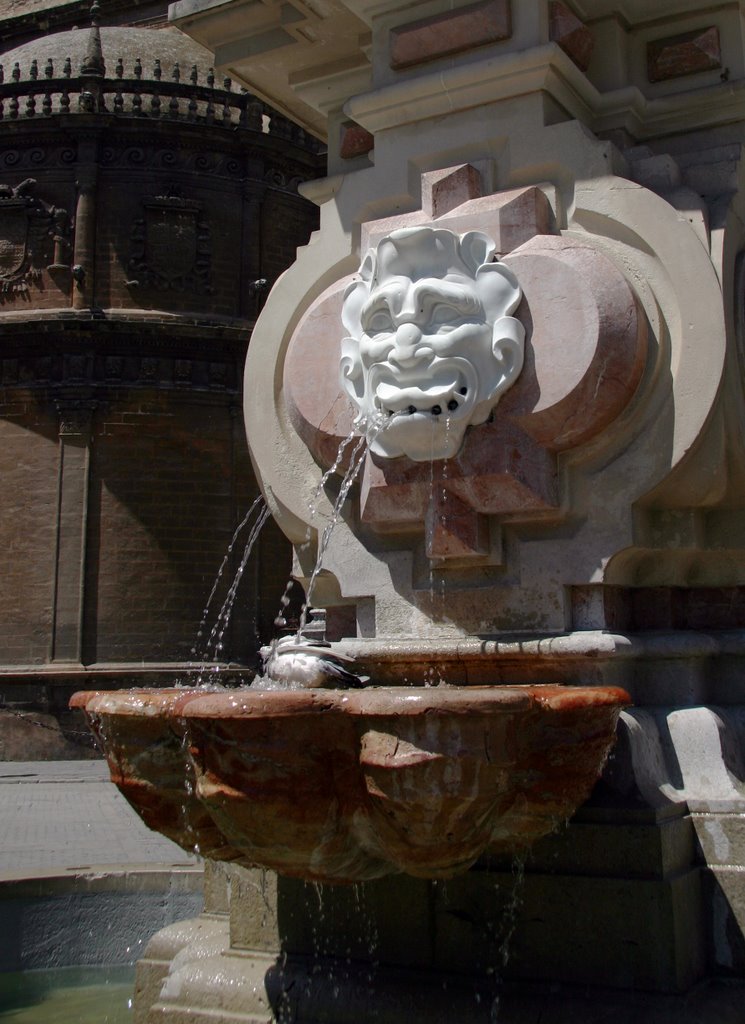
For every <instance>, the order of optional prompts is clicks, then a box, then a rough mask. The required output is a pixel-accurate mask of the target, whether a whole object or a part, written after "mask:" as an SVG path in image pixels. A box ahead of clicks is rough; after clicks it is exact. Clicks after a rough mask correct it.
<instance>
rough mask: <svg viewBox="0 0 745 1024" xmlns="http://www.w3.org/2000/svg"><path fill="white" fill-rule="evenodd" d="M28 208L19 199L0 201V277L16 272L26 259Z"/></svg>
mask: <svg viewBox="0 0 745 1024" xmlns="http://www.w3.org/2000/svg"><path fill="white" fill-rule="evenodd" d="M27 244H28V209H27V206H26V203H25V202H23V201H21V202H18V201H12V200H11V201H10V202H8V201H6V202H0V278H10V277H13V276H14V275H15V274H18V273H19V272H20V270H21V267H22V266H23V264H24V261H25V259H26V247H27Z"/></svg>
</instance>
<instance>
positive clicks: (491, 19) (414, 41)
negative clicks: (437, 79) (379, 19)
mask: <svg viewBox="0 0 745 1024" xmlns="http://www.w3.org/2000/svg"><path fill="white" fill-rule="evenodd" d="M511 34H512V17H511V11H510V3H509V0H482V3H477V4H471V5H470V6H469V7H464V8H461V9H460V10H455V11H448V12H447V13H446V14H438V15H434V16H432V17H430V18H422V19H421V20H420V21H413V22H410V23H409V24H408V25H401V26H400V27H398V28H395V29H393V30H392V31H391V67H392V68H394V69H396V70H398V69H400V68H407V67H411V66H412V65H414V64H422V63H424V62H425V61H428V60H435V59H436V58H437V57H447V56H450V55H451V54H454V53H460V52H461V51H462V50H468V49H471V48H472V47H474V46H484V45H486V44H487V43H495V42H499V41H500V40H502V39H509V37H510V35H511Z"/></svg>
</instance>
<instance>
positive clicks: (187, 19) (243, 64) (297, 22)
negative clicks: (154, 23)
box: [169, 0, 369, 138]
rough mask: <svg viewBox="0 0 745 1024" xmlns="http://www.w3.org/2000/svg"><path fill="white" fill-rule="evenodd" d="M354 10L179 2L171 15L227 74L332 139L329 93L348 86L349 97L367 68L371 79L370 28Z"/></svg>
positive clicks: (320, 1) (316, 1)
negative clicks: (352, 79)
mask: <svg viewBox="0 0 745 1024" xmlns="http://www.w3.org/2000/svg"><path fill="white" fill-rule="evenodd" d="M349 7H350V5H349V4H346V3H342V2H340V0H313V2H311V3H307V4H306V3H302V2H301V0H290V2H287V3H260V2H257V0H178V2H176V3H173V4H171V6H170V8H169V20H170V21H171V22H172V23H173V24H175V25H176V26H177V27H178V28H180V29H181V30H182V31H183V32H185V33H186V34H187V35H189V36H191V37H192V39H195V40H196V41H197V42H199V43H201V45H202V46H205V47H207V49H209V50H211V51H212V52H213V53H214V55H215V66H216V67H217V68H219V69H220V71H221V72H223V73H226V74H229V75H231V77H233V78H235V79H237V80H239V81H241V82H242V83H244V84H245V85H246V87H247V88H249V89H250V90H251V91H252V92H254V93H256V95H258V96H261V97H262V98H266V99H267V102H269V100H268V97H270V96H271V97H272V99H271V103H272V104H273V106H275V107H276V108H277V109H278V110H280V111H281V112H282V113H283V114H286V115H287V116H288V117H290V118H291V119H292V120H294V121H295V122H296V123H298V124H300V125H301V126H302V127H303V128H305V129H306V130H308V131H311V132H312V133H313V134H315V135H318V136H319V137H321V138H325V136H326V132H327V125H326V120H327V108H326V103H327V101H328V100H329V97H335V96H336V95H337V94H338V93H339V90H341V93H342V94H343V95H344V98H346V96H348V95H349V91H348V90H347V89H346V85H345V84H344V83H345V82H346V78H347V76H348V75H349V74H350V73H352V74H353V75H355V76H356V74H357V73H359V71H362V72H363V79H364V78H365V77H366V74H367V71H368V68H369V61H368V57H367V54H366V52H365V50H366V47H367V46H368V44H369V29H368V26H367V25H366V24H365V22H364V21H362V20H361V19H360V17H358V15H357V14H356V13H353V11H351V10H350V9H349ZM326 80H329V82H330V84H329V85H327V86H324V87H321V89H320V91H319V90H317V89H312V88H311V96H310V97H309V96H306V95H305V91H306V87H309V86H310V84H311V83H316V82H319V81H326ZM355 88H359V85H356V86H355ZM332 102H333V101H332ZM339 105H340V104H339Z"/></svg>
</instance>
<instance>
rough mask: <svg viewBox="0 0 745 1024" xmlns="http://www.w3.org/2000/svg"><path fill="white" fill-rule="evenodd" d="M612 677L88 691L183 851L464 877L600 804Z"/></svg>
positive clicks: (114, 756)
mask: <svg viewBox="0 0 745 1024" xmlns="http://www.w3.org/2000/svg"><path fill="white" fill-rule="evenodd" d="M628 704H629V698H628V695H627V694H626V693H625V692H624V691H623V690H620V689H616V688H612V687H564V686H536V685H533V686H505V687H503V686H499V687H477V686H474V687H452V688H450V687H425V688H420V687H403V686H402V687H369V688H367V689H365V690H356V691H345V690H299V691H276V690H260V689H253V688H252V689H245V690H226V691H219V692H208V693H205V692H204V691H202V690H166V691H162V690H161V691H115V692H87V693H78V694H76V695H75V696H74V697H73V699H72V702H71V705H72V706H73V707H78V708H82V709H83V710H84V711H85V714H86V716H87V718H88V721H89V723H90V724H91V727H92V728H93V729H94V731H95V732H96V734H97V736H98V737H99V739H100V740H101V742H102V744H103V746H104V749H105V751H106V756H107V759H108V762H109V766H110V769H111V775H112V779H113V781H114V782H115V783H116V784H117V785H118V786H119V788H120V790H121V791H122V793H123V794H124V796H125V797H126V798H127V799H128V800H129V802H130V803H131V804H132V806H133V807H134V808H135V810H137V812H138V813H139V814H140V816H141V817H142V818H143V820H144V821H145V822H146V823H147V824H148V825H149V826H150V827H151V828H155V829H157V830H158V831H160V832H162V833H163V834H165V835H168V836H169V838H171V839H174V840H175V841H176V842H178V843H179V844H180V845H181V846H183V847H184V848H185V849H195V848H197V849H199V851H200V852H201V853H203V854H204V855H205V856H210V857H218V858H220V859H230V860H238V861H239V862H240V863H243V864H255V865H261V866H263V867H268V868H272V869H274V870H276V871H278V872H280V873H282V874H286V875H293V876H296V877H301V878H306V879H312V880H315V881H321V882H336V881H339V882H341V881H346V882H350V881H362V880H367V879H372V878H377V877H380V876H382V875H385V874H388V873H391V872H397V871H403V872H407V873H408V874H411V875H416V876H419V877H424V878H443V877H449V876H451V875H453V874H456V873H458V872H460V871H464V870H466V869H467V868H468V867H470V866H471V865H472V864H473V863H474V861H475V860H476V859H477V858H478V857H479V856H480V855H481V854H482V853H484V852H485V851H488V850H491V851H503V852H516V851H518V850H521V849H525V848H526V847H527V846H529V845H530V844H531V843H532V842H534V841H535V840H536V839H538V838H539V837H540V836H542V835H545V834H546V833H548V832H550V831H551V830H552V829H553V828H555V827H556V825H557V824H559V823H560V822H562V821H563V820H565V819H566V818H568V817H569V816H570V815H571V814H572V813H573V812H574V810H575V809H576V808H577V807H578V806H579V805H580V804H581V803H582V802H583V801H584V800H585V799H586V798H587V797H588V795H589V793H590V790H591V788H592V786H593V784H594V782H595V781H596V779H597V778H598V776H599V774H600V772H601V770H602V767H603V764H604V762H605V758H606V756H607V754H608V751H609V749H610V747H611V744H612V742H613V738H614V734H615V726H616V721H617V719H618V715H619V713H620V711H621V710H622V708H623V707H625V706H627V705H628Z"/></svg>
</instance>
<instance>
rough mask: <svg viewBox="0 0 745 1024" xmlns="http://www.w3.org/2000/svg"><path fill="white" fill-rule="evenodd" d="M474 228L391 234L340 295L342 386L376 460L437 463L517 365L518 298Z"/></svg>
mask: <svg viewBox="0 0 745 1024" xmlns="http://www.w3.org/2000/svg"><path fill="white" fill-rule="evenodd" d="M494 250H495V246H494V243H493V242H492V240H491V239H490V238H488V237H487V236H486V235H484V234H482V233H481V232H479V231H470V232H468V233H467V234H465V235H462V236H459V235H456V234H455V233H454V232H452V231H447V230H445V229H444V228H434V227H420V228H405V229H402V230H400V231H394V232H392V233H391V234H390V235H388V236H387V237H385V238H384V239H382V241H381V242H380V243H379V244H378V246H377V248H375V249H370V250H368V252H367V255H366V256H365V259H364V260H363V263H362V266H361V267H360V278H361V280H359V281H355V282H353V283H352V284H351V285H350V286H349V288H348V289H347V291H346V293H345V296H344V305H343V308H342V320H343V323H344V327H345V329H346V331H347V335H348V336H347V337H346V338H344V340H343V342H342V355H341V365H340V368H341V381H342V386H343V387H344V390H345V391H346V393H347V394H348V395H349V397H350V398H351V400H352V402H353V403H354V405H355V407H356V409H357V420H356V423H357V425H358V426H359V427H360V429H362V430H365V429H367V427H368V425H374V424H377V425H379V424H380V423H381V422H382V423H384V424H385V427H384V429H383V430H382V431H381V432H380V433H378V434H377V436H376V437H375V440H374V441H373V442H372V445H371V447H372V450H373V451H374V452H375V453H377V454H378V455H382V456H385V457H388V458H396V457H397V456H400V455H407V456H408V457H409V458H410V459H413V460H414V461H415V462H424V461H428V460H430V459H446V458H449V457H450V456H452V455H455V454H456V452H458V450H459V449H460V447H461V444H462V443H463V437H464V435H465V432H466V428H467V427H469V426H471V425H477V424H479V423H483V422H484V421H485V420H486V419H488V417H489V415H490V414H491V411H492V409H493V408H494V406H495V405H496V404H497V402H498V401H499V397H500V395H501V394H503V392H504V391H506V390H507V388H508V387H509V386H510V385H511V384H512V383H513V382H514V380H515V379H516V378H517V376H518V374H519V373H520V370H521V369H522V365H523V346H524V340H525V331H524V328H523V326H522V324H521V323H520V322H519V320H516V319H515V318H514V317H512V316H510V314H511V313H513V312H514V311H515V309H516V308H517V306H518V303H519V302H520V299H521V297H522V293H521V291H520V286H519V285H518V283H517V280H516V278H515V276H514V274H513V273H512V272H511V271H510V270H508V269H507V267H506V266H504V264H502V263H492V262H490V260H491V259H492V256H493V254H494Z"/></svg>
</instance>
